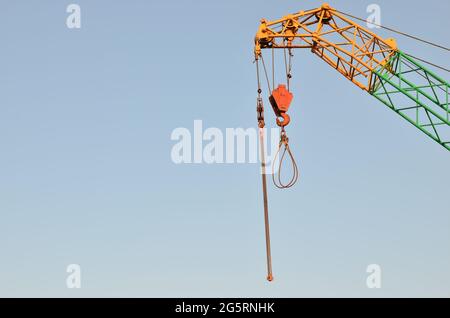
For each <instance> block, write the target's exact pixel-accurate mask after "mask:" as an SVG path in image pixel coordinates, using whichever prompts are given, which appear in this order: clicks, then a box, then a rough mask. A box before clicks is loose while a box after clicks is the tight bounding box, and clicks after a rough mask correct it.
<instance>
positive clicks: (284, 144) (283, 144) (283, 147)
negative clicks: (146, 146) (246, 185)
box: [272, 127, 299, 189]
mask: <svg viewBox="0 0 450 318" xmlns="http://www.w3.org/2000/svg"><path fill="white" fill-rule="evenodd" d="M281 151H283V153H282V155H281V157H280V152H281ZM286 154H287V155H288V156H289V159H290V160H291V163H292V177H291V179H290V180H289V182H287V183H283V181H282V180H281V168H282V167H283V164H284V161H285V157H286ZM278 158H279V160H280V162H279V164H278V172H277V177H275V162H276V161H277V160H278ZM298 178H299V170H298V166H297V163H296V162H295V158H294V155H293V154H292V152H291V148H290V147H289V138H288V137H287V135H286V131H285V130H284V127H283V128H281V134H280V144H279V146H278V150H277V152H276V153H275V156H274V158H273V163H272V181H273V184H274V185H275V186H276V187H277V188H278V189H288V188H291V187H292V186H294V185H295V184H296V183H297V181H298Z"/></svg>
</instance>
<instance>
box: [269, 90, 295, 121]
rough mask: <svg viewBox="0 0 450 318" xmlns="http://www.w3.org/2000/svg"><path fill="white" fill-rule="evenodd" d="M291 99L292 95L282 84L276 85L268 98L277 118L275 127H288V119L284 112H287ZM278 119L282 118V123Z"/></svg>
mask: <svg viewBox="0 0 450 318" xmlns="http://www.w3.org/2000/svg"><path fill="white" fill-rule="evenodd" d="M293 98H294V95H292V93H291V92H289V91H288V90H287V89H286V86H285V85H283V84H280V85H278V87H277V89H275V90H273V91H272V95H271V96H270V97H269V101H270V104H271V105H272V108H273V111H274V112H275V115H276V116H277V125H278V126H280V127H285V126H287V125H289V122H290V118H289V116H288V115H287V114H286V112H287V111H288V110H289V106H291V102H292V99H293ZM280 117H281V118H283V121H281V120H280V119H279V118H280Z"/></svg>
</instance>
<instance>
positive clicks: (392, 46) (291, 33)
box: [254, 3, 397, 91]
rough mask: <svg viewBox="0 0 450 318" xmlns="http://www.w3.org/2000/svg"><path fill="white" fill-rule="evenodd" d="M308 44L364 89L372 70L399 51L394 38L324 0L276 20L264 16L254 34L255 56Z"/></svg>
mask: <svg viewBox="0 0 450 318" xmlns="http://www.w3.org/2000/svg"><path fill="white" fill-rule="evenodd" d="M269 48H270V49H272V48H273V49H294V48H309V49H311V51H312V52H313V53H315V54H316V55H317V56H319V57H320V58H322V59H323V60H324V61H325V62H327V63H328V64H330V65H331V66H332V67H333V68H335V69H336V70H337V71H339V72H340V73H341V74H342V75H344V76H345V77H346V78H347V79H349V80H350V81H352V82H353V83H354V84H356V85H357V86H359V87H360V88H361V89H364V90H366V91H370V89H371V86H372V84H373V82H374V75H373V71H374V70H375V69H377V68H379V67H380V66H383V67H384V68H385V69H389V68H390V66H389V65H386V64H387V63H388V62H389V61H390V60H391V57H392V56H393V55H394V54H395V53H396V52H397V43H396V41H395V40H394V39H392V38H389V39H383V38H381V37H380V36H378V35H376V34H374V33H373V32H371V31H370V30H368V29H366V28H364V27H362V26H360V25H358V24H357V23H355V22H353V21H352V20H349V19H347V18H346V17H345V16H344V15H342V14H340V13H339V12H338V11H337V10H336V9H334V8H332V7H330V6H329V5H328V4H327V3H324V4H323V5H322V6H321V7H320V8H317V9H313V10H309V11H300V12H298V13H296V14H291V15H287V16H285V17H283V18H282V19H279V20H275V21H267V20H265V19H263V20H261V25H260V26H259V29H258V32H257V33H256V36H255V48H254V52H255V59H259V58H260V57H261V54H262V50H263V49H269Z"/></svg>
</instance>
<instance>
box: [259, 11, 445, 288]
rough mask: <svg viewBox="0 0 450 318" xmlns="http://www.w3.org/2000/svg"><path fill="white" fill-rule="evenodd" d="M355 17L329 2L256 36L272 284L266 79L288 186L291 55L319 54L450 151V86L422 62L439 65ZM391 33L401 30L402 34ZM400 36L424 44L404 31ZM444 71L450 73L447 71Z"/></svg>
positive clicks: (270, 24)
mask: <svg viewBox="0 0 450 318" xmlns="http://www.w3.org/2000/svg"><path fill="white" fill-rule="evenodd" d="M351 18H352V19H358V20H362V19H359V18H357V17H355V16H352V15H350V14H347V13H344V12H341V11H339V10H337V9H335V8H332V7H331V6H330V5H329V4H327V3H324V4H322V6H321V7H319V8H316V9H312V10H307V11H300V12H297V13H294V14H289V15H286V16H284V17H283V18H281V19H278V20H274V21H267V20H265V19H262V20H261V24H260V26H259V29H258V31H257V33H256V36H255V45H254V55H255V62H256V72H257V79H258V97H257V116H258V127H259V132H260V133H259V136H260V156H261V167H262V169H261V170H262V173H261V175H262V187H263V199H264V221H265V236H266V256H267V273H268V274H267V280H269V281H272V280H273V273H272V259H271V248H270V231H269V214H268V199H267V182H266V175H267V171H266V161H265V150H264V127H265V120H264V105H263V98H262V92H263V90H262V84H261V77H265V78H266V80H267V84H268V86H267V87H268V93H269V95H270V96H269V101H270V104H271V106H272V108H273V111H274V113H275V116H276V123H277V125H278V126H279V127H280V129H281V133H280V147H279V150H278V153H277V154H276V156H275V157H277V156H278V155H280V154H279V152H280V151H281V149H282V148H283V147H284V151H283V152H282V155H281V156H280V157H281V160H283V159H284V157H285V155H286V153H287V154H288V156H290V158H291V160H292V163H293V177H292V179H291V180H290V181H289V182H288V183H286V184H283V183H282V182H281V179H280V174H279V175H278V182H277V180H276V179H275V178H274V171H273V170H272V178H273V180H274V183H275V185H276V186H277V187H278V188H289V187H291V186H293V185H294V184H295V182H296V181H297V179H298V176H299V173H298V168H297V164H296V162H295V160H294V157H293V155H292V153H291V150H290V148H289V139H288V138H287V135H286V131H285V127H286V126H287V125H289V123H290V117H289V115H288V114H287V112H288V110H289V107H290V104H291V102H292V99H293V94H292V91H291V87H290V79H291V77H292V73H291V71H292V57H293V54H292V51H293V50H294V49H309V50H311V52H312V53H313V54H314V55H316V56H318V57H319V58H320V59H322V60H323V61H324V62H326V63H327V64H328V65H330V66H331V67H332V68H334V69H336V70H337V71H338V72H339V73H340V74H341V75H342V76H344V77H345V78H347V79H348V80H350V81H351V82H352V83H353V84H355V85H356V86H357V87H359V88H360V89H362V90H363V91H366V92H367V93H369V94H370V95H372V96H373V97H375V98H376V99H377V100H379V101H380V102H381V103H383V104H385V105H386V106H387V107H389V108H390V109H392V110H393V111H394V112H396V113H397V114H399V115H400V116H401V117H402V118H404V119H405V120H407V121H408V122H409V123H411V124H412V125H414V126H415V127H416V128H418V129H419V130H420V131H422V132H423V133H425V134H426V135H427V136H428V137H430V138H431V139H433V140H434V141H436V142H437V143H438V144H440V145H441V146H443V147H444V148H445V149H447V150H448V151H450V107H449V102H450V101H449V83H448V82H446V81H445V80H444V79H442V78H441V77H439V76H438V75H436V74H435V73H434V72H432V71H431V70H429V69H427V68H426V67H425V66H424V65H423V64H422V63H421V62H424V63H428V64H431V65H433V66H436V67H439V66H437V65H435V64H432V63H429V62H427V61H425V60H423V59H420V58H417V57H414V56H412V55H410V54H407V53H405V52H403V51H401V50H400V49H399V48H398V46H397V42H396V40H395V39H393V38H387V39H384V38H382V37H380V36H378V35H376V34H375V33H373V32H372V31H370V30H368V29H367V28H364V27H363V26H361V25H359V24H357V23H356V22H354V21H353V20H352V19H351ZM362 21H364V20H362ZM387 29H388V30H391V31H394V32H395V30H392V29H389V28H387ZM397 33H400V32H397ZM400 34H402V35H406V36H409V37H412V38H415V39H418V38H417V37H414V36H410V35H407V34H405V33H400ZM418 40H421V39H418ZM421 41H423V42H426V43H428V44H431V45H434V46H438V47H440V48H443V49H445V50H447V51H450V49H448V48H446V47H443V46H439V45H437V44H434V43H431V42H428V41H425V40H421ZM265 49H268V50H271V51H272V72H273V73H274V72H275V70H274V68H275V67H274V64H273V63H274V51H275V50H282V51H283V53H284V64H285V73H286V84H280V85H279V86H278V87H277V88H275V80H274V75H273V74H272V80H273V81H272V85H270V80H269V77H270V75H269V74H268V70H267V69H268V67H267V65H266V64H267V63H265V61H264V56H263V50H265ZM261 65H262V69H261ZM439 68H442V67H439ZM442 69H444V70H446V71H449V70H448V69H445V68H442ZM280 164H281V163H280ZM272 169H273V166H272Z"/></svg>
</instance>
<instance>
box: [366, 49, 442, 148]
mask: <svg viewBox="0 0 450 318" xmlns="http://www.w3.org/2000/svg"><path fill="white" fill-rule="evenodd" d="M371 83H372V84H371V89H370V93H371V94H372V95H373V96H374V97H376V98H377V99H379V100H380V101H381V102H383V103H384V104H385V105H387V106H388V107H389V108H391V109H392V110H394V111H395V112H396V113H397V114H399V115H400V116H402V117H403V118H405V119H406V120H407V121H409V122H410V123H411V124H413V125H414V126H416V127H417V128H419V129H420V130H421V131H422V132H424V133H425V134H426V135H428V136H429V137H431V138H432V139H433V140H435V141H436V142H438V143H439V144H441V145H442V146H444V147H445V148H446V149H447V150H449V151H450V121H449V119H450V108H449V84H448V83H447V82H446V81H444V80H443V79H441V78H440V77H439V76H437V75H435V74H434V73H433V72H431V71H429V70H427V69H426V68H425V67H424V66H423V65H421V64H420V63H419V62H418V61H416V60H415V59H414V58H412V57H410V56H408V55H406V54H405V53H403V52H401V51H398V52H396V54H395V55H394V56H393V57H392V58H391V60H390V61H389V63H387V64H386V65H384V66H383V67H379V68H377V69H375V70H374V71H373V73H372V82H371Z"/></svg>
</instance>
